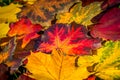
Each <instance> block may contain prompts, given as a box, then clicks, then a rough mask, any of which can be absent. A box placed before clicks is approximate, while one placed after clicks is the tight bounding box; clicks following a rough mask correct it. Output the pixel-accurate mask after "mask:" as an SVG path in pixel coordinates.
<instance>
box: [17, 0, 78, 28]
mask: <svg viewBox="0 0 120 80" xmlns="http://www.w3.org/2000/svg"><path fill="white" fill-rule="evenodd" d="M75 2H76V0H74V1H73V0H60V1H58V0H36V2H35V3H34V4H33V5H25V7H23V9H22V12H21V13H20V14H19V17H21V16H27V17H28V18H29V19H31V21H32V22H34V23H40V24H42V25H44V26H49V25H50V24H51V20H53V19H54V16H55V14H57V13H58V12H61V11H66V10H68V8H70V6H72V5H73V4H74V3H75Z"/></svg>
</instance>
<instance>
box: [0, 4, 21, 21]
mask: <svg viewBox="0 0 120 80" xmlns="http://www.w3.org/2000/svg"><path fill="white" fill-rule="evenodd" d="M20 7H22V5H20V4H10V5H8V6H4V7H0V23H2V22H15V21H17V16H16V14H17V13H19V12H20V11H21V9H20Z"/></svg>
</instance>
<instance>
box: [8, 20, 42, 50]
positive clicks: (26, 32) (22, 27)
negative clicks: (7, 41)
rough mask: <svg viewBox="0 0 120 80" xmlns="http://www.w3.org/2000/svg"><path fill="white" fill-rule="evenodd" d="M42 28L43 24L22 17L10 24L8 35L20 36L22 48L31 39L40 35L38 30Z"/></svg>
mask: <svg viewBox="0 0 120 80" xmlns="http://www.w3.org/2000/svg"><path fill="white" fill-rule="evenodd" d="M41 29H42V27H41V25H38V24H32V23H31V21H30V20H29V19H27V18H22V19H20V20H19V21H17V22H15V23H13V24H11V25H10V30H9V32H8V36H10V37H13V36H17V35H18V36H19V38H22V39H23V40H22V48H24V47H25V46H26V45H27V44H28V43H29V42H30V40H32V39H34V38H37V37H39V35H38V34H37V32H39V31H40V30H41Z"/></svg>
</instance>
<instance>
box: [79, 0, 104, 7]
mask: <svg viewBox="0 0 120 80" xmlns="http://www.w3.org/2000/svg"><path fill="white" fill-rule="evenodd" d="M81 1H82V6H83V7H84V6H86V5H89V4H91V3H93V2H98V1H99V2H101V1H105V0H81Z"/></svg>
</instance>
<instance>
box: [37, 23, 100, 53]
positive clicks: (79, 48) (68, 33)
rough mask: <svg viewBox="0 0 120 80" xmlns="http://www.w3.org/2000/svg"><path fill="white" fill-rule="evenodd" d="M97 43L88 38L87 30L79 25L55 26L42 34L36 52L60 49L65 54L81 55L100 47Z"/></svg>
mask: <svg viewBox="0 0 120 80" xmlns="http://www.w3.org/2000/svg"><path fill="white" fill-rule="evenodd" d="M99 42H100V40H98V39H92V38H90V37H88V36H87V30H86V29H85V28H84V27H83V26H81V25H77V24H72V25H70V26H67V25H64V24H55V25H53V26H51V27H50V28H48V29H47V30H46V31H45V32H44V34H43V37H42V43H41V44H40V46H39V48H38V50H40V51H42V52H45V53H50V52H51V51H52V50H54V49H62V51H63V52H64V53H65V54H71V55H73V54H78V55H83V54H89V53H90V50H92V49H95V48H98V47H100V43H99Z"/></svg>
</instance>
